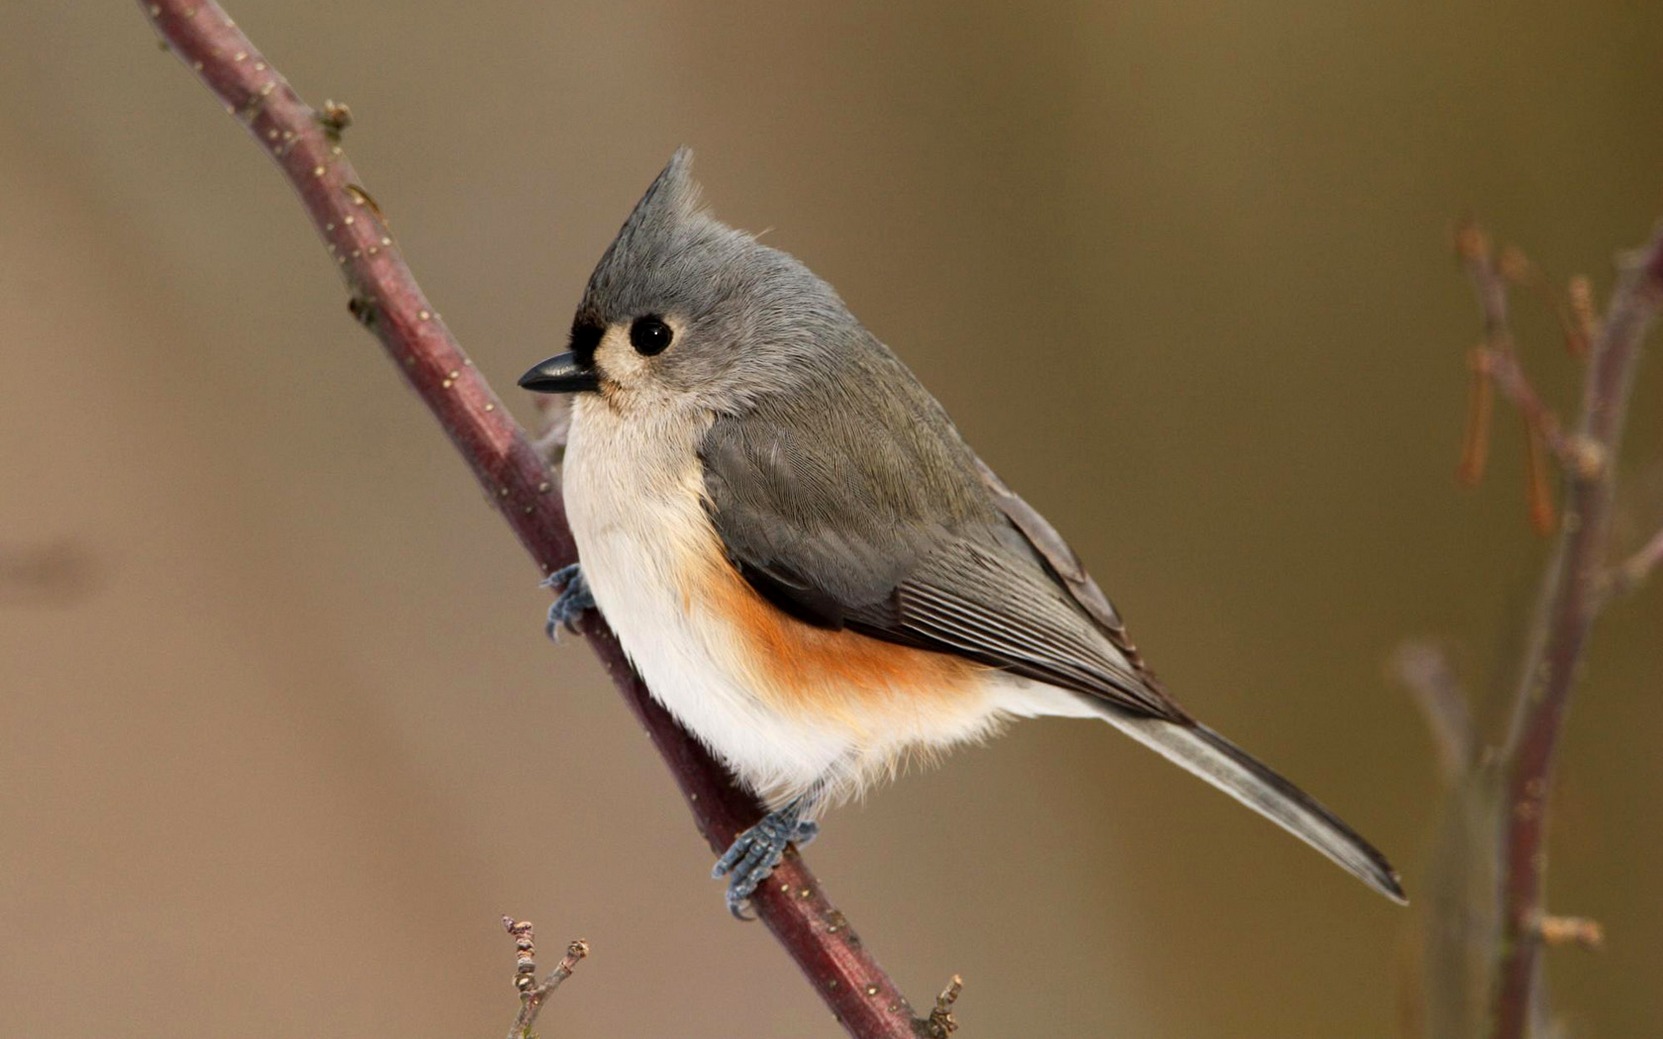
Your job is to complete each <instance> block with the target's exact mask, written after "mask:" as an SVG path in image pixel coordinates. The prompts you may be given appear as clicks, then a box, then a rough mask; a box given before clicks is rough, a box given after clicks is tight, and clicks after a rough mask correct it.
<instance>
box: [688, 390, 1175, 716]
mask: <svg viewBox="0 0 1663 1039" xmlns="http://www.w3.org/2000/svg"><path fill="white" fill-rule="evenodd" d="M863 432H864V435H865V436H867V437H869V438H887V439H888V440H889V442H888V443H884V444H882V445H874V444H873V442H872V440H870V439H869V440H867V441H866V442H865V443H864V445H863V447H864V450H863V451H862V452H861V453H859V454H858V455H857V454H856V453H855V452H851V451H848V450H846V449H845V446H844V445H839V444H838V443H837V442H836V441H835V439H834V438H830V437H827V436H821V435H816V431H815V430H814V429H813V428H812V427H808V426H805V425H804V424H803V423H802V422H800V421H799V422H768V423H766V424H764V423H759V422H746V421H744V420H742V419H719V420H718V421H717V422H716V424H715V425H714V426H713V427H712V429H711V430H710V432H709V433H708V434H707V436H706V438H705V440H704V442H703V444H702V445H701V449H700V457H701V459H702V461H703V464H704V478H705V491H706V496H707V507H708V511H709V514H710V518H711V522H712V524H713V525H714V527H715V529H716V532H717V534H718V536H719V537H720V538H721V541H722V544H723V547H724V549H725V551H726V552H727V555H728V558H729V560H730V561H731V562H732V563H733V565H734V567H735V568H736V569H737V570H738V571H739V573H740V574H742V575H743V576H744V577H745V579H746V580H747V581H748V582H749V583H750V584H751V586H752V587H753V588H755V589H756V591H757V592H758V593H760V594H761V595H763V596H764V597H765V598H767V599H768V600H769V601H770V602H772V603H773V604H774V605H776V606H777V607H779V608H780V609H782V610H784V611H785V612H787V613H789V614H791V615H792V616H794V617H797V618H798V619H799V620H802V621H805V622H807V623H810V624H814V625H817V626H820V627H825V628H847V629H849V630H851V631H854V632H857V633H859V634H862V635H866V636H869V637H872V638H877V639H883V640H885V641H890V642H897V643H902V644H905V645H910V646H917V647H920V648H925V649H930V650H935V651H939V652H946V653H952V654H955V655H958V656H961V657H965V658H967V659H971V660H975V661H977V662H979V663H983V664H987V665H989V666H992V667H997V668H1000V669H1003V670H1006V671H1009V672H1012V673H1014V674H1019V675H1022V676H1024V677H1027V678H1031V679H1034V680H1036V681H1040V682H1044V683H1047V684H1050V685H1056V686H1060V687H1062V688H1065V689H1070V690H1073V691H1075V692H1079V693H1083V694H1086V695H1088V696H1091V697H1094V698H1097V699H1100V700H1102V701H1104V702H1106V703H1109V704H1112V705H1114V706H1116V707H1119V708H1121V709H1123V710H1128V711H1132V712H1135V713H1137V714H1140V715H1146V716H1154V717H1159V718H1166V719H1170V720H1172V721H1177V722H1188V720H1189V718H1188V715H1186V714H1185V713H1184V711H1183V710H1182V708H1180V707H1178V706H1177V704H1175V703H1173V702H1172V701H1171V700H1170V699H1169V698H1168V697H1167V696H1166V695H1165V694H1164V693H1163V692H1162V691H1161V690H1160V687H1159V684H1158V683H1156V682H1154V681H1153V680H1152V676H1148V675H1147V674H1146V673H1145V672H1144V671H1143V669H1142V668H1141V665H1140V664H1139V663H1138V661H1137V659H1136V655H1135V651H1133V652H1132V653H1131V654H1130V655H1128V654H1127V652H1125V650H1123V649H1122V647H1121V645H1120V644H1119V643H1118V642H1117V639H1123V632H1122V631H1121V629H1120V627H1119V623H1118V622H1119V618H1118V616H1116V615H1115V614H1114V611H1113V608H1112V607H1110V606H1108V601H1107V599H1104V598H1103V597H1102V593H1101V592H1096V591H1095V589H1096V585H1095V584H1089V585H1088V586H1086V587H1088V588H1089V590H1090V591H1092V592H1095V595H1096V598H1097V599H1098V600H1100V602H1101V605H1100V606H1099V607H1098V608H1097V609H1092V608H1091V606H1089V605H1086V604H1084V603H1082V602H1081V601H1080V599H1079V596H1078V593H1076V592H1075V591H1074V590H1073V589H1072V588H1071V587H1070V586H1069V584H1068V583H1067V582H1069V581H1070V579H1071V575H1074V574H1078V575H1081V576H1083V575H1084V571H1083V570H1081V569H1080V568H1079V564H1078V560H1075V559H1073V556H1072V553H1068V556H1067V560H1071V561H1072V562H1071V563H1067V564H1066V565H1062V566H1059V565H1058V563H1059V562H1063V560H1062V557H1060V556H1059V557H1058V559H1055V560H1054V559H1051V558H1049V556H1050V554H1051V552H1054V551H1056V549H1055V548H1054V546H1053V547H1051V548H1050V551H1048V550H1047V545H1046V544H1044V543H1043V539H1044V538H1045V537H1046V536H1048V537H1049V538H1051V539H1053V540H1054V542H1055V545H1061V546H1062V548H1061V551H1064V552H1066V551H1067V546H1066V545H1062V542H1061V539H1060V538H1057V537H1056V534H1055V531H1053V530H1051V528H1050V526H1049V524H1044V521H1043V519H1039V520H1038V523H1039V524H1044V526H1043V531H1045V532H1049V534H1048V535H1046V534H1044V533H1039V534H1036V533H1033V532H1030V530H1029V529H1028V527H1024V526H1023V525H1021V524H1020V522H1018V521H1017V520H1015V519H1014V518H1013V517H1012V516H1011V515H1010V513H1009V511H1008V508H1007V506H1006V505H1005V504H1004V503H1003V502H1001V501H1000V500H999V498H998V496H997V495H996V494H995V493H994V492H993V487H995V486H997V487H998V488H1001V489H1003V484H996V483H995V484H987V485H984V483H983V477H982V476H981V474H980V472H979V471H978V469H977V466H978V465H979V462H978V461H977V460H976V459H975V456H974V455H972V454H969V452H968V449H965V448H963V445H962V444H958V443H952V442H943V441H942V440H941V439H940V438H936V437H932V436H930V435H928V434H927V433H925V432H921V431H919V430H918V429H917V428H916V427H912V428H902V429H897V428H896V427H894V426H891V425H890V424H887V423H879V424H876V426H874V425H871V424H869V425H867V426H866V428H865V430H864V431H863ZM875 446H876V447H877V449H874V447H875ZM863 459H864V461H863ZM990 475H991V474H990ZM993 479H994V481H997V478H996V477H994V478H993ZM1003 493H1004V494H1005V495H1008V496H1009V498H1010V499H1013V500H1014V501H1016V502H1018V503H1020V502H1021V500H1020V499H1018V498H1015V496H1014V495H1011V494H1010V492H1009V491H1008V490H1004V492H1003ZM1021 508H1022V509H1024V510H1026V512H1027V513H1030V514H1032V517H1037V516H1038V514H1037V513H1033V511H1032V510H1031V509H1028V508H1027V506H1026V505H1025V504H1022V505H1021ZM1028 526H1029V527H1033V519H1032V518H1030V520H1029V523H1028ZM1034 530H1036V531H1037V530H1040V528H1038V527H1034ZM1036 538H1038V539H1039V540H1036ZM1074 580H1075V581H1078V578H1074ZM1084 580H1085V581H1086V582H1089V581H1090V578H1089V577H1085V578H1084ZM1127 645H1129V644H1127Z"/></svg>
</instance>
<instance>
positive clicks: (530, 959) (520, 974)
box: [502, 916, 589, 1039]
mask: <svg viewBox="0 0 1663 1039" xmlns="http://www.w3.org/2000/svg"><path fill="white" fill-rule="evenodd" d="M502 926H503V929H504V930H506V931H507V932H508V934H509V936H510V937H512V938H513V939H514V987H515V988H516V989H519V991H520V1012H519V1013H518V1014H516V1015H515V1017H514V1024H513V1026H512V1027H511V1028H509V1029H508V1039H530V1037H531V1028H532V1026H533V1025H535V1024H536V1023H537V1015H538V1014H539V1013H541V1012H542V1009H543V1004H545V1003H547V1002H548V999H549V997H550V996H551V995H553V994H554V990H555V989H557V988H559V987H560V985H561V983H562V982H564V981H565V980H566V979H567V978H569V977H571V976H572V971H574V970H576V969H577V965H578V963H580V962H581V961H582V960H583V959H584V957H586V956H588V955H589V943H588V942H586V941H584V940H583V939H582V938H579V939H577V940H576V941H573V942H572V943H570V944H569V945H567V946H566V955H564V956H562V957H560V962H559V963H557V964H555V967H554V970H552V971H550V972H549V975H548V977H546V978H544V979H543V980H542V981H538V980H537V935H536V934H535V933H534V932H533V929H532V926H531V921H530V920H521V921H518V922H515V920H514V918H513V917H511V916H505V917H503V918H502Z"/></svg>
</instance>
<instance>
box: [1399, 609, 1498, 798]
mask: <svg viewBox="0 0 1663 1039" xmlns="http://www.w3.org/2000/svg"><path fill="white" fill-rule="evenodd" d="M1389 666H1390V669H1391V672H1392V674H1393V675H1394V676H1395V677H1396V678H1397V680H1398V681H1400V682H1402V683H1403V685H1404V686H1405V687H1406V688H1407V689H1408V690H1409V693H1410V695H1411V696H1413V697H1414V700H1415V705H1416V706H1417V707H1419V708H1420V710H1421V715H1422V716H1423V717H1424V718H1425V719H1426V727H1427V730H1428V731H1429V732H1431V734H1432V746H1433V747H1434V748H1435V749H1436V750H1437V752H1438V771H1439V772H1440V773H1441V774H1442V775H1443V777H1444V779H1445V780H1447V781H1450V782H1453V781H1455V780H1456V779H1458V778H1460V777H1461V776H1463V775H1465V774H1466V771H1467V769H1468V768H1469V767H1471V765H1472V761H1473V754H1474V746H1475V743H1476V740H1475V737H1474V735H1473V725H1472V708H1471V706H1470V704H1469V701H1468V698H1467V694H1466V691H1465V690H1463V689H1462V688H1461V683H1460V681H1459V680H1458V679H1457V678H1456V677H1455V670H1454V668H1452V667H1450V665H1449V659H1448V657H1447V656H1446V655H1445V654H1444V651H1443V650H1442V649H1440V648H1438V647H1437V646H1434V645H1433V644H1431V643H1430V642H1405V643H1404V644H1403V645H1401V646H1399V647H1398V648H1397V651H1396V652H1395V653H1393V654H1392V659H1391V663H1390V665H1389Z"/></svg>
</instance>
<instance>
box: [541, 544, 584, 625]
mask: <svg viewBox="0 0 1663 1039" xmlns="http://www.w3.org/2000/svg"><path fill="white" fill-rule="evenodd" d="M543 587H545V588H559V589H560V594H559V596H557V597H556V598H555V600H554V605H553V606H550V607H549V621H548V625H547V627H546V628H545V629H544V630H546V631H547V632H548V633H549V638H551V639H557V640H558V639H559V638H560V629H561V628H565V629H566V630H567V631H569V632H571V633H572V634H574V635H575V634H577V622H578V618H580V617H582V616H583V615H584V613H586V612H587V611H589V610H592V609H594V608H595V597H594V595H593V594H591V593H590V591H589V582H588V581H585V580H584V579H583V570H582V568H581V567H579V566H578V564H576V563H573V564H572V565H571V566H563V567H561V568H560V569H558V570H556V571H555V572H554V573H552V574H550V575H549V576H548V577H547V578H545V579H544V580H543Z"/></svg>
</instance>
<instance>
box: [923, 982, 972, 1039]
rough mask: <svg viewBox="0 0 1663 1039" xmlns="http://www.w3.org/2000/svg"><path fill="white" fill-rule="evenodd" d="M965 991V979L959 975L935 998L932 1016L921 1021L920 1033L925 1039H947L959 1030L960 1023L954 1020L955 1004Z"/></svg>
mask: <svg viewBox="0 0 1663 1039" xmlns="http://www.w3.org/2000/svg"><path fill="white" fill-rule="evenodd" d="M963 991H964V979H963V978H961V977H959V976H958V975H957V974H955V975H953V980H951V981H949V982H948V983H947V987H946V988H944V989H942V990H941V994H940V995H939V996H936V997H935V1006H934V1007H932V1008H931V1009H930V1016H929V1017H927V1018H924V1019H923V1020H921V1021H919V1022H918V1024H919V1033H920V1034H921V1035H922V1036H924V1039H947V1037H948V1036H950V1035H952V1034H953V1033H954V1032H956V1031H958V1030H959V1023H958V1021H957V1020H955V1019H954V1018H953V1004H954V1003H957V1002H958V1001H959V993H961V992H963Z"/></svg>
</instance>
